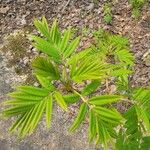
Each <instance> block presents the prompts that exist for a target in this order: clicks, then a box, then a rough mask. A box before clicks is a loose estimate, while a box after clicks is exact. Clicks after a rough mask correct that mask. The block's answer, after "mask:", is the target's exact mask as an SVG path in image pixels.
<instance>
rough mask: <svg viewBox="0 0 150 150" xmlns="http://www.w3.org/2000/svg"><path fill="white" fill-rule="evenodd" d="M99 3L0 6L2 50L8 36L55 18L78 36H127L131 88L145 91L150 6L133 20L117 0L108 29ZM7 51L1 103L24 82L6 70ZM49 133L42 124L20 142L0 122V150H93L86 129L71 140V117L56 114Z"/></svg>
mask: <svg viewBox="0 0 150 150" xmlns="http://www.w3.org/2000/svg"><path fill="white" fill-rule="evenodd" d="M103 3H104V0H99V2H98V4H97V5H94V3H93V2H92V0H86V1H85V0H71V1H70V3H69V4H68V5H67V6H66V4H67V1H65V0H64V1H63V0H0V5H1V9H0V34H1V39H0V44H1V47H2V46H3V45H4V44H5V43H6V38H5V37H6V36H8V35H10V34H11V33H13V32H14V31H16V30H17V31H18V30H21V29H22V28H25V27H29V26H33V24H32V21H33V18H34V17H41V16H42V15H45V16H46V18H47V19H48V20H49V23H50V24H51V23H52V19H53V18H55V17H57V18H58V19H59V22H60V26H61V28H62V29H64V28H65V27H68V26H73V27H76V28H77V29H78V31H79V32H80V31H81V30H82V28H85V27H86V28H89V29H92V30H93V29H98V28H104V29H106V30H109V31H112V32H114V33H118V34H120V35H123V36H126V37H128V38H129V40H130V45H131V50H132V51H133V53H134V54H135V56H136V62H135V63H136V64H135V73H134V74H133V77H132V81H131V82H132V86H143V87H146V86H149V84H150V59H148V58H150V9H149V8H150V3H148V4H146V5H145V6H144V8H143V9H142V17H141V18H140V19H139V20H135V19H133V17H132V15H131V6H130V5H129V4H128V2H127V1H126V0H119V2H118V3H117V2H116V3H115V4H114V6H113V8H112V9H113V10H112V11H113V22H112V25H106V24H105V23H104V22H103V19H102V17H103V13H102V5H103ZM89 42H90V39H85V40H83V41H82V43H81V46H82V47H84V46H87V45H88V43H89ZM10 55H11V54H10V53H9V51H8V52H7V53H0V101H4V99H5V98H6V96H5V95H6V93H8V92H9V91H11V90H12V89H13V86H15V85H16V84H19V83H21V82H22V81H24V80H25V79H26V75H18V74H16V73H15V71H14V68H13V67H12V68H8V67H7V62H8V59H9V58H10V57H11V56H10ZM54 112H55V113H54V114H53V118H54V119H53V124H52V128H51V129H50V130H49V131H48V130H46V127H45V121H42V122H41V124H40V125H39V127H38V129H37V131H36V132H35V134H33V135H31V136H30V137H27V138H25V139H24V140H19V139H17V138H16V136H14V135H13V136H12V135H10V134H9V133H8V127H9V126H10V123H11V121H10V120H0V125H1V126H0V133H1V134H0V150H32V149H33V150H34V149H40V150H49V149H50V150H83V149H84V150H95V149H97V148H95V146H93V145H89V144H88V142H87V141H88V140H87V136H86V134H87V129H86V128H87V127H86V125H84V126H83V127H82V128H80V130H79V131H78V132H76V134H74V135H69V133H68V132H67V127H68V125H69V124H70V116H68V115H67V114H64V113H63V112H62V111H60V110H59V108H55V111H54Z"/></svg>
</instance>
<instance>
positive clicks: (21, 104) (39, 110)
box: [3, 86, 52, 137]
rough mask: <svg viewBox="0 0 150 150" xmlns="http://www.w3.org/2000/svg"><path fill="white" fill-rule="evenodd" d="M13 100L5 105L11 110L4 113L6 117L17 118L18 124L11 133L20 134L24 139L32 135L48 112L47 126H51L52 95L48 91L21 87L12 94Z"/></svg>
mask: <svg viewBox="0 0 150 150" xmlns="http://www.w3.org/2000/svg"><path fill="white" fill-rule="evenodd" d="M9 96H10V97H11V98H12V99H11V100H8V101H6V102H5V103H4V104H5V105H7V106H9V108H7V109H5V110H4V111H3V115H4V116H5V117H13V116H17V120H16V122H15V123H14V124H13V125H12V127H11V128H10V131H12V132H14V131H16V132H18V135H19V136H21V137H23V136H25V135H27V134H31V133H32V132H33V130H34V129H35V128H36V126H37V125H38V122H39V121H40V120H41V117H42V116H43V113H44V112H46V122H47V126H48V127H49V126H50V122H51V115H52V95H51V94H50V93H49V90H48V89H45V88H37V87H32V86H21V87H18V88H17V92H13V93H10V94H9Z"/></svg>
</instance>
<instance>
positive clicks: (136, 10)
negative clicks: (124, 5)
mask: <svg viewBox="0 0 150 150" xmlns="http://www.w3.org/2000/svg"><path fill="white" fill-rule="evenodd" d="M146 2H147V0H129V3H130V4H131V5H132V9H133V12H132V14H133V16H134V17H135V18H139V17H140V15H141V9H142V7H143V5H144V4H145V3H146Z"/></svg>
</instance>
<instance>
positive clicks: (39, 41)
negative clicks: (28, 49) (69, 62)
mask: <svg viewBox="0 0 150 150" xmlns="http://www.w3.org/2000/svg"><path fill="white" fill-rule="evenodd" d="M34 25H35V26H36V28H37V29H38V30H39V32H40V33H41V34H42V35H43V36H44V38H41V37H39V36H31V39H32V40H33V41H34V43H33V44H34V46H35V47H36V48H37V49H38V50H40V51H42V52H43V53H45V54H47V55H48V56H50V57H51V59H52V60H54V61H55V62H61V60H63V59H65V58H67V57H69V56H70V55H71V54H72V53H73V52H74V51H75V49H76V48H77V46H78V44H79V41H80V38H79V37H77V38H75V39H74V40H72V41H70V39H71V38H72V30H71V28H69V29H68V30H65V31H64V34H63V35H61V33H60V31H59V29H58V25H57V21H56V20H55V21H54V22H53V24H52V27H51V29H49V27H48V23H47V21H46V19H45V18H44V17H43V18H42V21H39V20H37V19H35V21H34Z"/></svg>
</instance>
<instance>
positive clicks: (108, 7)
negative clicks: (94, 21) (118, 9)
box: [103, 2, 113, 24]
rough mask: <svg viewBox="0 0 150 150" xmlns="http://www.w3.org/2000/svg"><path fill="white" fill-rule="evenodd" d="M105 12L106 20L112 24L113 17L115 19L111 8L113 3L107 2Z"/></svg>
mask: <svg viewBox="0 0 150 150" xmlns="http://www.w3.org/2000/svg"><path fill="white" fill-rule="evenodd" d="M103 13H104V17H103V19H104V21H105V22H106V23H107V24H111V23H112V19H113V16H112V10H111V3H108V2H107V3H105V4H104V6H103Z"/></svg>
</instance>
